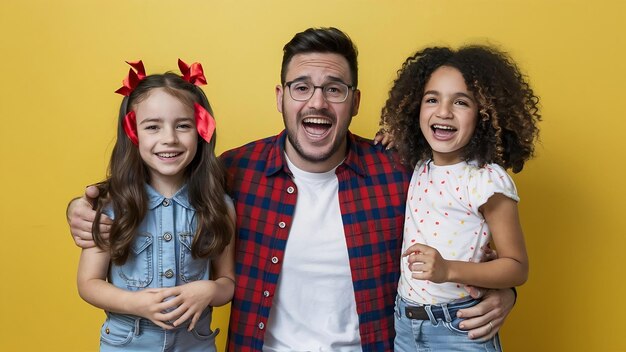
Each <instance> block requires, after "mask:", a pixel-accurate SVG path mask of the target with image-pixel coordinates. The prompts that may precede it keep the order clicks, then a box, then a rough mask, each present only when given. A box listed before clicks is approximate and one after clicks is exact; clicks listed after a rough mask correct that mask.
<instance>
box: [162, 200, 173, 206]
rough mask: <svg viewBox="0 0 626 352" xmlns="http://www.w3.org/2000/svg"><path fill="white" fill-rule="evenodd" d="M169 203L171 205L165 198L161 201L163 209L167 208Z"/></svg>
mask: <svg viewBox="0 0 626 352" xmlns="http://www.w3.org/2000/svg"><path fill="white" fill-rule="evenodd" d="M170 203H171V201H170V200H169V199H167V198H166V199H163V206H164V207H167V206H169V205H170Z"/></svg>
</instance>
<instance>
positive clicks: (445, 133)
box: [430, 124, 457, 138]
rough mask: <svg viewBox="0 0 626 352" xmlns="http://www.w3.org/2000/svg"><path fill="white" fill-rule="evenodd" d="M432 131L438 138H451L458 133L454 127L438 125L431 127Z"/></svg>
mask: <svg viewBox="0 0 626 352" xmlns="http://www.w3.org/2000/svg"><path fill="white" fill-rule="evenodd" d="M430 129H431V130H432V131H433V134H434V135H435V137H438V138H449V137H451V136H452V135H454V134H455V133H456V131H457V129H456V128H454V127H452V126H447V125H438V124H435V125H432V126H430Z"/></svg>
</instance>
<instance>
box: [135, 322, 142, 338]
mask: <svg viewBox="0 0 626 352" xmlns="http://www.w3.org/2000/svg"><path fill="white" fill-rule="evenodd" d="M139 323H141V318H137V319H135V336H139V334H141V331H140V330H139Z"/></svg>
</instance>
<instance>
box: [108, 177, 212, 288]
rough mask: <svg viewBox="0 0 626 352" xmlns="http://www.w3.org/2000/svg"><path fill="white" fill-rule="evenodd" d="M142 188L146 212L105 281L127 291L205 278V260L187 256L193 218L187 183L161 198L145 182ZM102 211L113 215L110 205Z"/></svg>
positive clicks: (207, 269)
mask: <svg viewBox="0 0 626 352" xmlns="http://www.w3.org/2000/svg"><path fill="white" fill-rule="evenodd" d="M145 190H146V193H147V195H148V211H147V213H146V216H145V218H144V219H143V221H142V222H141V225H140V226H139V228H138V229H137V233H136V234H135V238H134V240H133V243H132V244H131V247H130V252H129V255H128V259H127V260H126V262H125V263H124V264H122V265H116V264H114V263H111V264H110V268H109V278H108V279H109V282H110V283H112V284H113V285H115V286H116V287H119V288H122V289H125V290H128V291H138V290H142V289H145V288H160V287H173V286H180V285H183V284H186V283H189V282H192V281H197V280H206V279H208V278H209V259H206V258H204V259H203V258H197V259H194V258H192V256H191V244H192V243H193V238H194V234H195V229H196V221H195V217H194V216H195V210H194V209H193V208H192V207H191V204H190V203H189V197H188V193H187V186H186V185H185V186H183V187H182V188H181V189H180V190H179V191H178V192H176V194H175V195H174V196H173V197H171V198H165V197H164V196H162V195H161V194H159V193H158V192H157V191H156V190H155V189H154V188H152V187H151V186H150V185H147V184H146V186H145ZM104 213H106V214H107V215H109V216H110V217H111V218H113V217H114V216H113V215H114V214H112V210H111V208H108V209H107V210H105V212H104Z"/></svg>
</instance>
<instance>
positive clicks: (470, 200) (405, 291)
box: [398, 160, 519, 304]
mask: <svg viewBox="0 0 626 352" xmlns="http://www.w3.org/2000/svg"><path fill="white" fill-rule="evenodd" d="M495 193H501V194H503V195H505V196H507V197H509V198H511V199H513V200H515V201H519V197H518V196H517V190H516V188H515V184H514V183H513V180H512V179H511V177H510V176H509V175H508V174H507V173H506V171H505V170H504V169H503V168H502V167H500V166H498V165H495V164H487V165H485V166H484V167H477V166H476V164H475V163H472V162H469V163H468V162H461V163H458V164H454V165H445V166H437V165H434V163H433V162H432V161H431V160H428V161H426V162H422V163H418V165H417V166H416V167H415V171H414V172H413V177H412V178H411V184H410V185H409V191H408V199H407V202H406V217H405V225H404V240H403V244H402V252H404V251H405V250H406V249H407V248H408V247H410V246H411V245H413V244H415V243H423V244H425V245H428V246H431V247H434V248H436V249H437V250H438V251H439V253H441V256H442V257H443V258H445V259H448V260H464V261H468V262H480V261H481V259H482V257H483V250H482V248H483V246H486V245H487V244H488V243H489V241H490V239H491V234H490V232H489V227H488V226H487V223H486V222H485V219H484V218H483V216H482V214H481V213H480V212H479V211H478V208H479V207H480V206H481V205H483V204H485V203H486V202H487V200H488V199H489V197H491V196H492V195H494V194H495ZM407 260H408V257H403V258H402V260H401V264H400V282H399V285H398V294H399V295H400V296H401V297H402V298H404V299H405V300H406V301H409V302H413V303H417V304H441V303H448V302H451V301H454V300H458V299H461V298H464V297H466V296H467V295H468V293H467V291H466V290H465V288H464V286H463V285H460V284H456V283H453V282H447V283H443V284H436V283H433V282H430V281H428V280H417V279H413V278H412V277H411V271H410V270H409V268H408V264H407V263H408V261H407Z"/></svg>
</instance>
